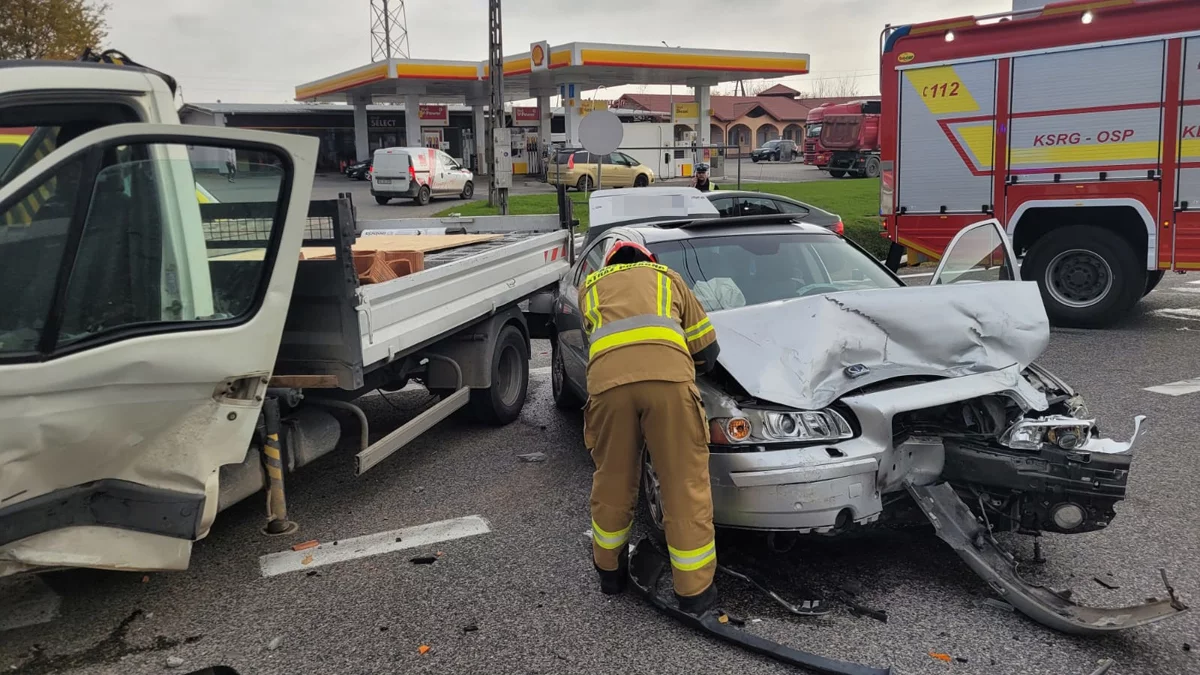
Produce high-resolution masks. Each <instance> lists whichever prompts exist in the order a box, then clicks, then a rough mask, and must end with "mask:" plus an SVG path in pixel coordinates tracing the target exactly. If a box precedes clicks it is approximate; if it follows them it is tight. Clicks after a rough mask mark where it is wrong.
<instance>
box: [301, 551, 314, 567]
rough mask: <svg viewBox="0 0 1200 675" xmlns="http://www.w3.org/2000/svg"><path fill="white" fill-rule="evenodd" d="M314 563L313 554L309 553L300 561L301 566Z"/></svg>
mask: <svg viewBox="0 0 1200 675" xmlns="http://www.w3.org/2000/svg"><path fill="white" fill-rule="evenodd" d="M312 561H313V557H312V554H311V553H309V554H308V555H306V556H304V557H303V558H301V559H300V564H301V565H307V564H309V563H310V562H312Z"/></svg>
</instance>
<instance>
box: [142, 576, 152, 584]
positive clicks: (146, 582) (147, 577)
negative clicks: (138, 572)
mask: <svg viewBox="0 0 1200 675" xmlns="http://www.w3.org/2000/svg"><path fill="white" fill-rule="evenodd" d="M142 583H143V584H148V583H150V575H149V574H143V575H142Z"/></svg>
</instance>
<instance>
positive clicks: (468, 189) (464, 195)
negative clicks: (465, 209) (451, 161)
mask: <svg viewBox="0 0 1200 675" xmlns="http://www.w3.org/2000/svg"><path fill="white" fill-rule="evenodd" d="M474 196H475V183H474V182H472V181H467V184H466V185H464V186H463V191H462V192H461V193H460V194H459V195H458V198H459V199H470V198H471V197H474Z"/></svg>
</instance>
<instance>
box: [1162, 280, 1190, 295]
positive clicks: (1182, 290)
mask: <svg viewBox="0 0 1200 675" xmlns="http://www.w3.org/2000/svg"><path fill="white" fill-rule="evenodd" d="M1189 283H1196V282H1194V281H1192V282H1189ZM1155 290H1159V289H1155ZM1161 290H1164V291H1167V292H1174V291H1178V292H1180V293H1200V288H1187V287H1186V286H1176V287H1175V288H1164V289H1161Z"/></svg>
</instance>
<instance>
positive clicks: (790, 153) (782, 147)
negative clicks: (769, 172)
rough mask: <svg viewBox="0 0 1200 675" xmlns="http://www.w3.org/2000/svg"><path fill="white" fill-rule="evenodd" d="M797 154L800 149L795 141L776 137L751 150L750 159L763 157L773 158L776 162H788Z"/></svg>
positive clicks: (761, 158)
mask: <svg viewBox="0 0 1200 675" xmlns="http://www.w3.org/2000/svg"><path fill="white" fill-rule="evenodd" d="M799 154H800V149H799V148H798V147H797V146H796V142H795V141H790V140H788V139H786V138H777V139H775V140H773V141H767V142H766V143H763V144H762V147H759V148H757V149H756V150H754V151H753V152H751V153H750V161H752V162H759V161H762V160H764V159H773V160H775V161H776V162H780V161H783V162H790V161H792V160H793V159H795V157H796V156H797V155H799Z"/></svg>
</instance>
